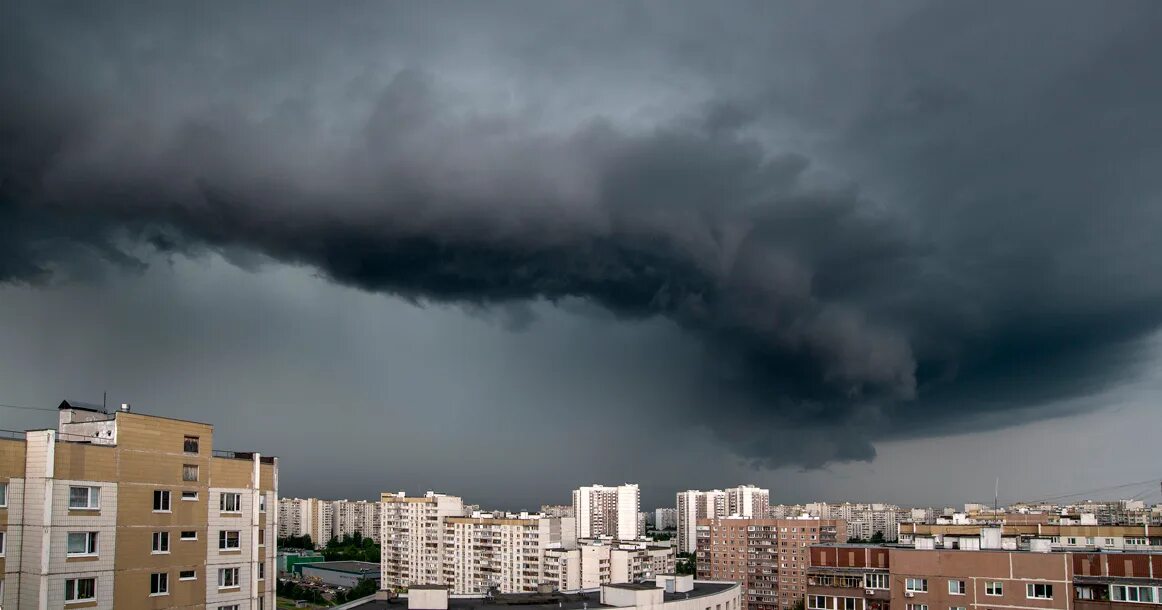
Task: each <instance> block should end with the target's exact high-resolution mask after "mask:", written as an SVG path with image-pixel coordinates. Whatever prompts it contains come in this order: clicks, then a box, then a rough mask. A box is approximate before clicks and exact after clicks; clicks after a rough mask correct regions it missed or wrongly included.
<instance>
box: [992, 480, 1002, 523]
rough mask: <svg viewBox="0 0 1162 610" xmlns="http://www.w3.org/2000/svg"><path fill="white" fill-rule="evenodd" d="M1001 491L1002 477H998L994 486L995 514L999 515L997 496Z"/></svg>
mask: <svg viewBox="0 0 1162 610" xmlns="http://www.w3.org/2000/svg"><path fill="white" fill-rule="evenodd" d="M1000 493H1001V478H1000V477H997V482H996V484H995V485H994V486H993V516H994V517H995V516H996V515H997V497H998V496H999V495H1000Z"/></svg>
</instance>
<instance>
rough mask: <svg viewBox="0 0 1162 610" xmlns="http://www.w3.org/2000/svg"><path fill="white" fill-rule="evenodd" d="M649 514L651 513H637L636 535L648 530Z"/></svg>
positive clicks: (639, 535)
mask: <svg viewBox="0 0 1162 610" xmlns="http://www.w3.org/2000/svg"><path fill="white" fill-rule="evenodd" d="M651 516H652V515H650V514H649V513H645V512H641V513H638V514H637V535H638V537H641V536H645V535H646V531H648V530H649V528H650V517H651Z"/></svg>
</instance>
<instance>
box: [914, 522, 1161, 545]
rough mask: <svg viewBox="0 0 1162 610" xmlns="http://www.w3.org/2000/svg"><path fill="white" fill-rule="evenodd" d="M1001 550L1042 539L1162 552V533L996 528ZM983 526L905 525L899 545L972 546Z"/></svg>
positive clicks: (1138, 528)
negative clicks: (928, 543)
mask: <svg viewBox="0 0 1162 610" xmlns="http://www.w3.org/2000/svg"><path fill="white" fill-rule="evenodd" d="M984 529H988V530H989V531H993V530H995V531H998V532H1000V534H999V535H1000V536H1001V544H1002V547H1001V548H1006V549H1017V548H1021V547H1024V546H1028V545H1029V544H1030V543H1031V541H1032V540H1035V539H1043V540H1045V541H1046V543H1047V544H1049V547H1050V548H1051V549H1053V550H1105V551H1162V530H1160V529H1158V528H1156V527H1153V526H1149V525H1046V524H1041V523H1035V524H1028V525H1024V524H1020V525H1010V524H1008V523H1005V524H1002V525H999V526H997V527H995V528H984ZM981 530H982V525H981V524H976V523H965V524H938V523H904V524H902V525H901V526H900V536H899V542H900V544H904V545H914V544H916V543H917V542H923V541H930V544H931V545H932V546H934V547H935V548H948V549H957V548H964V547H969V548H971V546H972V545H973V544H974V540H976V539H978V538H979V537H980V532H981Z"/></svg>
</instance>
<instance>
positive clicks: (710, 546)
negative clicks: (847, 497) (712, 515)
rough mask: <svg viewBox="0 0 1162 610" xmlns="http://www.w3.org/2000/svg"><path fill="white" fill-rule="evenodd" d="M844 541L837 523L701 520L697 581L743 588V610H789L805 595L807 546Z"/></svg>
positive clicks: (843, 525)
mask: <svg viewBox="0 0 1162 610" xmlns="http://www.w3.org/2000/svg"><path fill="white" fill-rule="evenodd" d="M846 540H847V524H846V523H845V522H844V521H843V520H842V519H820V518H815V517H801V518H796V519H769V518H767V519H747V518H742V517H723V518H717V519H701V520H699V521H698V530H697V555H696V557H697V571H698V578H699V579H700V580H730V581H734V582H739V583H742V589H743V608H744V609H749V610H789V609H790V608H791V607H792V606H794V605H795V602H796V601H797V600H801V599H803V595H804V594H805V592H806V586H807V567H808V565H809V563H810V553H809V547H811V546H812V545H816V544H823V543H834V542H843V541H846ZM838 610H850V609H838Z"/></svg>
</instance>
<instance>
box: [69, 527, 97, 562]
mask: <svg viewBox="0 0 1162 610" xmlns="http://www.w3.org/2000/svg"><path fill="white" fill-rule="evenodd" d="M67 543H68V548H67V549H66V555H68V556H70V557H83V556H87V555H96V554H97V532H69V535H68V538H67Z"/></svg>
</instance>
